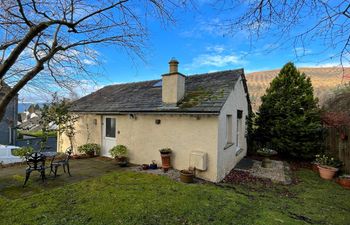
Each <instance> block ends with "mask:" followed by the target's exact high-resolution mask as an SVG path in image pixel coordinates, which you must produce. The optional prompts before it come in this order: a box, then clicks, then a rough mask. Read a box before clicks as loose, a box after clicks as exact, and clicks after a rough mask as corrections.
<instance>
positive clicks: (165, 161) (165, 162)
mask: <svg viewBox="0 0 350 225" xmlns="http://www.w3.org/2000/svg"><path fill="white" fill-rule="evenodd" d="M160 156H161V157H162V168H163V170H164V171H168V170H169V168H170V167H171V164H170V156H171V154H160Z"/></svg>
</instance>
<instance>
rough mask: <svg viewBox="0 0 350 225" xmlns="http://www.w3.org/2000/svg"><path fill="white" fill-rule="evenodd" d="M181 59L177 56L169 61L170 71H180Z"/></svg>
mask: <svg viewBox="0 0 350 225" xmlns="http://www.w3.org/2000/svg"><path fill="white" fill-rule="evenodd" d="M178 65H179V61H177V60H176V59H175V58H172V59H171V60H170V62H169V73H177V72H178Z"/></svg>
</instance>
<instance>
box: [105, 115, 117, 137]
mask: <svg viewBox="0 0 350 225" xmlns="http://www.w3.org/2000/svg"><path fill="white" fill-rule="evenodd" d="M106 137H113V138H114V137H115V119H114V118H106Z"/></svg>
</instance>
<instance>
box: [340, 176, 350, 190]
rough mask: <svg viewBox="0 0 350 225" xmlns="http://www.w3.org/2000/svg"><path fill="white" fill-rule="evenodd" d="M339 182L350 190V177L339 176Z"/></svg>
mask: <svg viewBox="0 0 350 225" xmlns="http://www.w3.org/2000/svg"><path fill="white" fill-rule="evenodd" d="M337 183H338V184H340V185H341V186H342V187H343V188H345V189H349V190H350V177H339V178H338V179H337Z"/></svg>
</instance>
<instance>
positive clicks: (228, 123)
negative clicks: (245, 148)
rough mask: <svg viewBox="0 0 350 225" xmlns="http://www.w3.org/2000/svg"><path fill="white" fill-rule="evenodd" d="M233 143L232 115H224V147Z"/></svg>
mask: <svg viewBox="0 0 350 225" xmlns="http://www.w3.org/2000/svg"><path fill="white" fill-rule="evenodd" d="M232 143H233V129H232V115H226V146H228V145H232Z"/></svg>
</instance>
